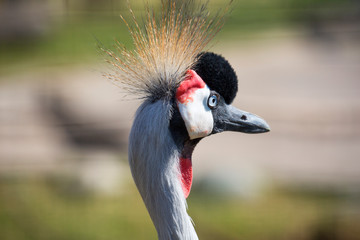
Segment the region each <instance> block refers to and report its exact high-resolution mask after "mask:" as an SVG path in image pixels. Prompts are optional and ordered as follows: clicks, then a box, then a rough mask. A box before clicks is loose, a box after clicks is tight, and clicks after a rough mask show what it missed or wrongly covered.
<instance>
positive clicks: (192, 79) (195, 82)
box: [176, 70, 206, 104]
mask: <svg viewBox="0 0 360 240" xmlns="http://www.w3.org/2000/svg"><path fill="white" fill-rule="evenodd" d="M187 75H188V76H187V78H186V79H185V80H184V81H182V82H181V84H180V86H179V87H178V89H177V90H176V99H177V100H178V101H179V102H180V103H182V104H186V103H188V102H192V101H193V98H192V94H193V93H194V92H195V91H196V90H197V89H199V88H204V87H205V86H206V85H205V82H204V81H203V80H202V79H201V77H200V76H199V75H198V74H197V73H196V72H195V71H194V70H188V71H187Z"/></svg>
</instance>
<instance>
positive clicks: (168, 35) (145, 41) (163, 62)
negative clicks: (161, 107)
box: [104, 0, 227, 99]
mask: <svg viewBox="0 0 360 240" xmlns="http://www.w3.org/2000/svg"><path fill="white" fill-rule="evenodd" d="M179 2H181V3H179ZM193 2H194V1H192V0H188V1H176V0H163V1H162V7H161V15H160V18H157V17H156V16H155V12H154V10H153V9H150V8H149V7H147V8H146V18H145V20H146V21H145V22H144V23H143V25H142V26H141V25H140V23H139V22H138V20H137V18H136V17H135V14H134V12H133V11H132V10H131V7H130V6H129V9H130V13H131V16H132V22H133V25H132V26H131V25H130V24H129V23H128V22H127V21H126V20H125V19H123V20H124V22H125V24H126V25H127V27H128V29H129V31H130V34H131V37H132V39H133V43H134V49H133V50H129V49H127V48H125V46H123V45H122V44H121V43H119V42H116V49H117V52H116V53H115V52H112V51H110V50H104V51H105V52H106V53H107V54H108V56H109V57H110V58H109V59H108V62H109V63H110V64H111V65H112V66H113V69H112V70H113V71H112V72H111V73H108V74H106V77H107V78H109V79H110V80H112V81H113V82H114V83H115V84H117V85H119V86H120V87H121V88H122V89H124V90H125V91H127V92H128V93H129V94H133V95H136V96H138V97H139V98H151V99H154V98H155V99H160V98H164V97H169V96H171V95H172V94H173V92H174V91H175V89H176V88H177V86H178V85H179V83H180V82H181V81H182V80H183V79H184V78H185V77H186V71H187V70H188V69H190V68H191V67H192V66H193V65H194V64H195V62H196V59H197V57H198V56H199V54H200V53H201V51H203V49H204V47H205V46H206V45H207V44H208V43H209V41H210V40H211V39H212V38H213V37H214V36H215V35H216V33H217V32H218V31H219V30H220V28H221V27H222V25H223V20H224V17H223V16H224V14H225V13H226V12H227V9H225V11H223V12H222V13H220V12H219V13H218V14H217V15H215V16H214V17H210V16H209V13H208V11H207V4H200V6H199V7H197V8H196V7H195V8H194V7H193V6H194V4H193Z"/></svg>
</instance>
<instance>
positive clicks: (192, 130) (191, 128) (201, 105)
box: [177, 85, 214, 139]
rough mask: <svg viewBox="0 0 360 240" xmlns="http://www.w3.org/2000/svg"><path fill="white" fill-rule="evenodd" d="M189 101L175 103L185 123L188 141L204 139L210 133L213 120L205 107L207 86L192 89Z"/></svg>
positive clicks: (209, 111) (208, 91) (208, 109)
mask: <svg viewBox="0 0 360 240" xmlns="http://www.w3.org/2000/svg"><path fill="white" fill-rule="evenodd" d="M192 90H193V91H191V93H190V94H189V97H188V99H190V100H189V101H185V102H184V101H182V102H180V101H177V105H178V108H179V111H180V114H181V116H182V118H183V120H184V122H185V126H186V129H187V131H188V134H189V137H190V139H195V138H201V137H206V136H207V135H209V134H210V133H211V132H212V129H213V125H214V120H213V116H212V113H211V109H210V108H209V107H208V105H207V100H208V98H209V95H210V89H209V87H208V86H206V85H205V86H204V87H203V88H198V89H196V90H195V91H194V89H192Z"/></svg>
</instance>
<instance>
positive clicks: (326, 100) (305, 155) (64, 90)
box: [0, 0, 360, 240]
mask: <svg viewBox="0 0 360 240" xmlns="http://www.w3.org/2000/svg"><path fill="white" fill-rule="evenodd" d="M130 2H131V5H132V8H133V9H134V11H135V12H136V14H139V15H140V14H141V13H142V11H143V9H144V2H143V1H142V0H139V1H135V0H131V1H130ZM151 4H154V5H155V6H159V1H151ZM224 5H225V4H224V1H220V0H219V1H216V0H213V1H210V9H211V10H213V11H212V12H216V10H217V9H219V8H221V7H224ZM120 14H122V15H123V16H124V17H125V18H127V17H128V10H127V3H126V1H122V0H103V1H100V0H77V1H75V0H0V239H1V240H22V239H24V240H25V239H26V240H29V239H34V240H35V239H36V240H42V239H44V240H45V239H46V240H47V239H58V240H63V239H64V240H65V239H66V240H71V239H76V240H81V239H84V240H85V239H86V240H92V239H93V240H96V239H99V240H100V239H101V240H112V239H156V232H155V228H154V227H153V225H152V223H151V220H150V218H149V216H148V213H147V211H146V209H145V207H144V205H143V203H142V200H141V198H140V195H139V194H138V192H137V190H136V188H135V185H134V183H133V181H132V179H131V174H130V171H129V167H128V163H127V143H128V142H127V137H128V134H129V129H130V127H131V122H132V119H133V116H134V113H135V110H136V108H137V106H138V105H139V104H140V102H139V101H137V100H131V98H130V99H129V98H126V97H125V96H124V93H122V91H121V89H119V88H117V87H116V86H114V85H113V84H112V83H111V82H109V81H108V80H106V79H105V78H104V77H103V76H102V73H103V72H106V64H105V63H104V60H103V57H104V56H103V55H102V54H101V52H100V51H99V48H98V45H99V44H100V45H103V46H105V47H107V48H112V46H113V44H114V41H115V40H114V39H117V40H119V41H120V42H122V43H124V44H125V45H126V46H128V47H130V48H131V46H132V45H131V39H130V38H129V34H128V32H127V29H126V26H125V24H124V23H123V22H122V20H121V19H120V17H119V15H120ZM209 50H211V51H214V52H217V53H221V54H222V55H223V56H224V57H225V58H227V59H228V60H229V61H230V63H231V64H232V65H233V67H234V68H235V70H236V72H237V74H238V77H239V92H238V95H237V98H236V100H235V102H234V105H235V106H236V107H238V108H240V109H243V110H247V111H250V112H253V113H255V114H258V115H260V116H262V117H263V118H264V119H266V120H267V122H268V123H269V124H270V126H271V128H272V131H271V132H270V133H267V134H262V135H246V134H238V133H223V134H219V135H216V136H212V137H209V138H206V139H204V140H203V141H201V142H200V144H199V145H198V146H197V148H196V149H195V152H194V155H193V164H194V183H193V184H194V185H193V189H192V192H191V195H190V196H189V198H188V205H189V214H190V215H191V216H192V218H193V220H194V222H195V223H196V229H197V232H198V234H199V237H200V239H225V240H232V239H247V240H252V239H254V240H261V239H264V240H266V239H284V240H290V239H291V240H350V239H351V240H353V239H360V1H358V0H312V1H310V0H271V1H264V0H252V1H245V0H239V1H234V3H233V5H232V11H231V12H230V14H229V15H228V17H227V22H226V24H225V26H224V28H223V30H222V31H221V32H220V34H218V35H217V37H216V38H215V39H214V41H213V42H212V44H211V47H210V48H209Z"/></svg>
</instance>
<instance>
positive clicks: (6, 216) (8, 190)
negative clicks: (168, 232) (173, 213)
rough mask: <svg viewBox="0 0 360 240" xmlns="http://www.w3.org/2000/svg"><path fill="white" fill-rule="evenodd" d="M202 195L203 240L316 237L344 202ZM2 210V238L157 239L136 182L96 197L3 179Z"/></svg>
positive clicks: (198, 210)
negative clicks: (319, 227) (320, 224)
mask: <svg viewBox="0 0 360 240" xmlns="http://www.w3.org/2000/svg"><path fill="white" fill-rule="evenodd" d="M63 184H64V183H63ZM73 188H75V189H73ZM197 192H198V191H196V190H195V191H193V192H192V194H191V196H190V198H189V199H188V203H189V206H190V209H189V213H190V215H191V216H192V217H193V219H194V221H195V222H196V229H197V231H198V234H199V237H200V238H201V239H214V240H215V239H248V240H252V239H254V240H259V239H312V237H313V234H314V233H316V230H317V229H316V227H317V226H318V224H319V223H321V221H322V219H327V220H328V219H329V218H328V216H329V215H331V214H332V213H333V212H334V210H335V208H334V207H336V206H337V204H338V203H339V201H338V199H337V198H331V197H316V196H306V195H304V194H301V195H297V194H289V193H284V192H281V191H280V192H279V191H272V192H271V193H269V194H266V195H265V196H264V197H261V198H259V199H256V200H251V201H249V200H241V199H239V198H226V197H219V196H216V195H206V194H197ZM0 206H1V207H0V239H2V240H12V239H16V240H22V239H24V240H32V239H34V240H35V239H36V240H42V239H44V240H45V239H46V240H47V239H55V240H56V239H57V240H62V239H64V240H71V239H74V240H75V239H76V240H82V239H84V240H85V239H86V240H95V239H99V240H107V239H108V240H112V239H156V232H155V229H154V227H153V225H152V223H151V220H150V218H149V216H148V213H147V211H146V209H145V207H144V205H143V203H142V201H141V198H140V196H139V194H138V193H137V191H136V189H135V187H134V185H133V184H132V183H129V185H128V187H127V189H126V191H124V193H123V194H122V195H118V196H96V195H94V194H91V193H89V192H86V191H79V189H77V187H76V185H72V184H69V183H68V182H67V183H66V184H65V185H64V186H61V187H60V185H59V184H54V183H53V182H52V181H48V180H45V179H30V180H21V181H20V180H18V181H16V180H6V181H5V180H3V181H1V182H0ZM350 222H352V221H350ZM347 226H348V225H347ZM355 227H356V226H355ZM354 229H355V228H354ZM348 239H351V238H348Z"/></svg>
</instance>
